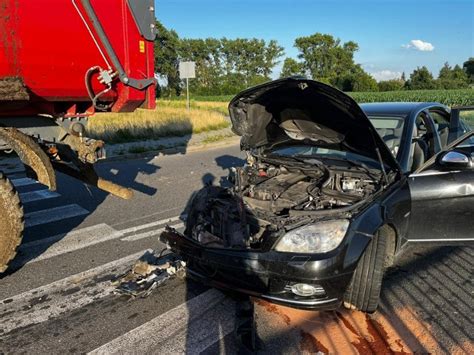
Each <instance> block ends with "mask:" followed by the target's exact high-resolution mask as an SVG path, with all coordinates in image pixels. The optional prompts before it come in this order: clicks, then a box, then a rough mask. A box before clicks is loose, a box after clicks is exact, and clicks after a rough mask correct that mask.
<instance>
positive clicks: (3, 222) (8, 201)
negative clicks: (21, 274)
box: [0, 173, 24, 273]
mask: <svg viewBox="0 0 474 355" xmlns="http://www.w3.org/2000/svg"><path fill="white" fill-rule="evenodd" d="M0 216H1V218H0V273H2V272H4V271H5V270H6V269H7V267H8V263H9V262H10V261H11V260H13V258H14V257H15V255H16V250H17V247H18V246H19V245H20V243H21V238H22V236H23V228H24V221H23V207H22V205H21V201H20V198H19V196H18V193H17V192H16V190H15V188H14V187H13V185H12V184H11V182H10V181H9V180H8V179H7V178H6V177H5V176H4V175H3V174H2V173H0Z"/></svg>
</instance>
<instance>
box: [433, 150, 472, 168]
mask: <svg viewBox="0 0 474 355" xmlns="http://www.w3.org/2000/svg"><path fill="white" fill-rule="evenodd" d="M438 163H439V164H440V165H441V166H444V167H449V168H470V167H471V166H472V160H471V157H469V156H467V155H466V154H464V153H460V152H456V151H449V152H446V153H444V154H442V155H441V157H440V159H439V161H438Z"/></svg>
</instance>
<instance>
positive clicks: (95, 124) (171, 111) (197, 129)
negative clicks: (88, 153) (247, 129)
mask: <svg viewBox="0 0 474 355" xmlns="http://www.w3.org/2000/svg"><path fill="white" fill-rule="evenodd" d="M226 116H227V105H226V104H225V103H221V102H192V105H191V109H190V110H187V109H186V102H185V101H167V100H159V101H157V108H156V110H153V111H150V110H137V111H136V112H133V113H120V114H117V113H98V114H96V115H95V116H93V117H92V118H91V120H90V122H89V126H88V136H90V137H91V138H95V139H102V140H104V141H105V142H107V143H123V142H131V141H140V140H144V139H154V138H159V137H169V136H184V135H187V134H191V133H202V132H207V131H212V130H218V129H222V128H226V127H229V126H230V123H229V121H228V119H227V118H226Z"/></svg>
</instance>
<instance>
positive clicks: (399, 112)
mask: <svg viewBox="0 0 474 355" xmlns="http://www.w3.org/2000/svg"><path fill="white" fill-rule="evenodd" d="M432 106H438V107H445V108H446V106H445V105H443V104H440V103H439V102H373V103H363V104H360V107H362V110H363V111H364V112H365V114H366V115H367V116H373V115H396V116H404V117H408V116H410V114H411V113H413V112H418V111H420V110H423V109H425V108H429V107H432Z"/></svg>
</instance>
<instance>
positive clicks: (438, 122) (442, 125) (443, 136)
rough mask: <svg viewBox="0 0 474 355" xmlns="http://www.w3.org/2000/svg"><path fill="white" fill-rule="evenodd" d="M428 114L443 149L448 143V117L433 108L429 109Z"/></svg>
mask: <svg viewBox="0 0 474 355" xmlns="http://www.w3.org/2000/svg"><path fill="white" fill-rule="evenodd" d="M430 116H431V119H432V120H433V123H434V125H435V129H436V131H437V132H438V135H439V140H440V145H441V149H444V148H445V147H446V146H447V145H448V139H449V119H448V117H446V116H445V115H443V114H442V113H440V112H438V111H435V110H430Z"/></svg>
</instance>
